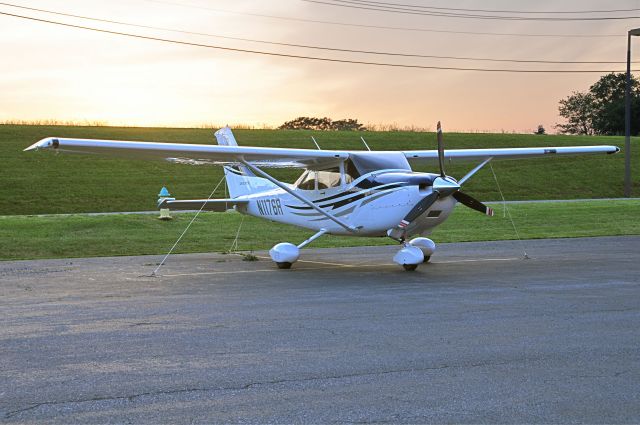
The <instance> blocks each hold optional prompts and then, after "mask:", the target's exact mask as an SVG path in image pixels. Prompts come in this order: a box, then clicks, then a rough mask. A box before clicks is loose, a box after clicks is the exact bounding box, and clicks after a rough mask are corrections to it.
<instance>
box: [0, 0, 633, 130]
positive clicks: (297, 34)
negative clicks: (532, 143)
mask: <svg viewBox="0 0 640 425" xmlns="http://www.w3.org/2000/svg"><path fill="white" fill-rule="evenodd" d="M360 1H361V0H356V2H360ZM378 1H381V2H384V3H396V4H409V5H419V6H435V7H449V8H469V9H494V10H505V9H506V10H514V9H516V10H519V11H575V10H582V11H584V10H603V9H632V8H639V9H640V0H611V1H606V2H605V1H601V0H600V1H593V0H581V1H578V0H565V1H562V2H558V1H550V0H537V1H529V0H517V1H513V0H511V1H509V0H485V1H482V2H480V1H464V0H455V1H451V0H449V1H445V0H428V1H427V0H387V1H384V0H378ZM326 2H329V3H334V4H332V5H331V4H321V3H325V0H321V3H316V2H308V1H303V0H277V1H257V0H233V1H231V0H166V1H164V0H109V1H107V0H12V1H9V3H10V4H13V5H19V6H27V7H31V8H39V9H46V10H49V11H55V12H58V13H66V14H74V15H81V16H85V17H91V18H99V19H104V20H112V21H120V22H127V23H132V24H138V25H146V26H153V27H161V28H168V29H175V30H181V31H188V32H197V33H205V34H208V35H204V34H202V35H196V34H185V33H181V32H170V31H165V30H160V29H150V28H139V27H133V26H124V25H120V24H114V23H106V22H96V21H90V20H85V19H80V18H74V17H69V16H59V15H54V14H50V13H45V12H39V11H34V10H26V9H21V8H16V7H12V6H7V5H0V12H3V13H10V14H15V15H21V16H27V17H33V18H38V19H45V20H51V21H57V22H64V23H70V24H74V25H82V26H89V27H94V28H101V29H106V30H110V31H119V32H126V33H131V34H137V35H144V36H150V37H156V38H165V39H172V40H179V41H186V42H192V43H200V44H209V45H216V46H222V47H231V48H239V49H247V50H256V51H264V52H274V53H286V54H293V55H300V56H316V57H324V58H335V59H342V60H356V61H366V62H388V63H396V64H412V65H422V66H438V67H463V68H506V69H556V70H569V69H574V70H575V69H594V70H624V68H625V65H624V61H625V60H626V56H625V54H626V32H627V30H628V29H630V28H635V27H640V19H629V20H608V21H569V22H567V21H560V22H540V21H514V20H511V21H506V20H486V19H463V18H458V17H456V18H449V17H442V16H424V15H415V14H404V13H394V12H390V11H373V10H364V9H354V8H348V7H341V6H338V5H336V4H337V3H340V4H343V5H345V4H352V5H353V4H355V2H354V3H345V2H334V1H332V0H326ZM414 10H415V9H414ZM460 13H475V12H460ZM265 15H268V16H265ZM512 15H513V14H512ZM518 16H522V15H518ZM526 16H537V17H541V16H542V17H549V16H555V17H558V16H571V17H575V16H584V17H596V16H608V17H613V16H640V10H638V11H631V12H620V13H594V14H583V15H566V14H565V15H562V14H556V15H539V14H529V15H526ZM285 18H286V19H285ZM311 20H313V21H325V22H323V23H319V22H309V21H311ZM327 22H334V23H342V24H350V25H336V24H331V23H327ZM351 24H357V25H360V26H353V25H351ZM363 26H368V27H363ZM373 26H377V27H380V26H382V27H394V28H396V29H389V28H372V27H373ZM416 29H422V31H417V30H416ZM424 30H436V31H458V32H476V33H477V32H483V33H503V34H504V33H509V34H529V35H542V34H555V35H556V36H515V35H509V36H504V35H502V36H499V35H487V34H460V33H447V32H431V31H424ZM561 34H566V35H585V36H596V37H559V36H557V35H561ZM213 35H216V36H224V37H236V38H245V39H253V40H262V41H269V42H277V43H289V44H298V45H301V44H302V45H312V46H322V47H331V48H340V49H355V50H368V51H378V52H393V53H408V54H420V55H437V56H458V57H476V58H494V59H518V60H551V61H614V62H621V63H618V64H535V63H508V62H486V61H482V62H480V61H462V60H452V59H435V58H416V57H398V56H384V55H370V54H364V53H352V52H335V51H323V50H314V49H306V48H300V47H290V46H278V45H273V44H264V43H255V42H249V41H240V40H231V39H228V38H220V37H214V36H213ZM611 35H617V36H613V37H612V36H611ZM0 37H1V39H2V43H0V53H1V56H2V60H1V61H0V93H1V95H0V121H7V120H46V119H55V120H74V121H84V120H87V121H102V122H107V123H109V124H113V125H121V124H124V125H144V126H155V125H160V126H200V125H203V124H212V125H215V124H220V125H224V124H229V125H234V124H238V123H243V124H250V125H255V126H261V125H263V124H265V125H279V124H281V123H282V122H284V121H287V120H290V119H293V118H295V117H297V116H329V117H332V118H334V119H339V118H347V117H349V118H357V119H359V120H360V122H364V123H376V124H392V123H395V124H397V125H399V126H409V125H415V126H419V127H426V128H431V129H433V128H434V127H435V122H436V121H438V120H441V121H442V122H443V125H444V126H445V128H446V129H447V130H448V131H453V130H459V131H501V130H504V131H516V132H529V131H532V130H533V129H535V127H537V125H538V124H543V125H544V126H545V127H546V128H547V130H548V131H550V132H552V131H553V126H554V124H555V123H557V122H559V121H560V118H559V117H558V113H557V111H558V101H559V100H560V99H562V98H564V97H566V96H567V95H569V94H571V92H573V91H583V90H586V89H588V87H589V86H590V85H591V84H592V83H593V82H595V81H596V80H597V79H598V78H599V77H600V75H601V74H597V73H596V74H530V73H494V72H472V71H454V70H436V69H407V68H392V67H382V66H368V65H360V64H344V63H334V62H320V61H314V60H302V59H293V58H282V57H274V56H262V55H255V54H249V53H240V52H232V51H223V50H217V49H211V48H203V47H195V46H185V45H177V44H170V43H165V42H160V41H152V40H145V39H137V38H131V37H125V36H120V35H113V34H104V33H97V32H91V31H87V30H83V29H77V28H69V27H63V26H59V25H53V24H49V23H43V22H36V21H30V20H25V19H20V18H16V17H10V16H6V15H0ZM633 52H634V54H633V58H634V60H636V59H635V58H640V40H636V41H635V43H634V47H633ZM636 68H639V69H640V63H639V64H638V65H637V66H636Z"/></svg>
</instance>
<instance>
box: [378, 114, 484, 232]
mask: <svg viewBox="0 0 640 425" xmlns="http://www.w3.org/2000/svg"><path fill="white" fill-rule="evenodd" d="M437 137H438V163H439V165H440V176H439V177H436V178H435V179H434V180H433V183H432V189H433V192H431V193H430V194H429V195H427V196H425V197H424V198H422V199H421V200H420V202H418V203H417V204H416V205H414V207H413V208H412V209H411V211H409V213H408V214H407V215H406V216H405V217H404V218H403V219H402V220H401V221H400V223H399V224H398V225H397V226H396V227H394V228H393V229H391V230H389V232H388V233H387V234H388V235H389V237H391V238H393V239H396V240H398V241H400V242H404V240H405V238H406V234H407V229H408V228H409V226H410V225H411V224H412V223H413V222H414V221H415V220H416V219H417V218H418V217H420V216H421V215H422V214H423V213H424V212H425V211H427V210H428V209H429V208H431V206H432V205H433V204H434V203H435V202H436V201H437V200H438V199H440V198H444V197H446V196H453V197H454V198H455V200H456V201H458V202H460V203H461V204H462V205H464V206H467V207H469V208H472V209H474V210H476V211H479V212H481V213H483V214H486V215H488V216H493V209H492V208H490V207H488V206H486V205H485V204H483V203H482V202H480V201H478V200H477V199H475V198H474V197H472V196H470V195H467V194H466V193H463V192H460V184H458V182H457V181H456V180H455V179H453V178H452V177H447V175H446V174H445V171H444V143H443V141H442V127H441V126H440V121H438V125H437ZM488 162H489V160H486V161H485V162H483V163H482V164H481V165H480V166H478V167H476V168H475V169H474V170H473V171H472V172H471V173H469V174H468V175H466V176H465V177H464V178H463V179H462V181H466V180H467V179H468V178H469V177H471V175H473V174H474V173H475V172H477V171H478V170H479V169H480V168H481V167H482V166H483V165H485V164H486V163H488Z"/></svg>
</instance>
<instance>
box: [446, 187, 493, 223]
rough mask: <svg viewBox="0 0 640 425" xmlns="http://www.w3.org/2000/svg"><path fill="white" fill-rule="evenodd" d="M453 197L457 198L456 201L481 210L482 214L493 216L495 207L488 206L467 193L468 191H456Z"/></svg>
mask: <svg viewBox="0 0 640 425" xmlns="http://www.w3.org/2000/svg"><path fill="white" fill-rule="evenodd" d="M453 197H454V198H456V201H458V202H460V203H461V204H463V205H465V206H467V207H469V208H473V209H474V210H476V211H480V212H481V213H482V214H486V215H488V216H491V217H493V208H491V207H488V206H486V205H485V204H483V203H482V202H480V201H478V200H477V199H475V198H473V197H471V196H469V195H467V194H466V193H462V192H456V193H454V194H453Z"/></svg>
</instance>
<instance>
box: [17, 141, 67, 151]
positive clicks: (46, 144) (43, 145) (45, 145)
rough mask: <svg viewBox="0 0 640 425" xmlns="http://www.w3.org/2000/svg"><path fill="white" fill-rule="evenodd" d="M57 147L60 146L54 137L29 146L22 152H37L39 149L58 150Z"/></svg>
mask: <svg viewBox="0 0 640 425" xmlns="http://www.w3.org/2000/svg"><path fill="white" fill-rule="evenodd" d="M58 146H60V142H59V141H58V139H56V138H55V137H47V138H45V139H42V140H40V141H38V142H36V143H34V144H33V145H31V146H29V147H28V148H26V149H25V150H24V152H29V151H37V150H40V149H58Z"/></svg>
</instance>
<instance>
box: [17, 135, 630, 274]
mask: <svg viewBox="0 0 640 425" xmlns="http://www.w3.org/2000/svg"><path fill="white" fill-rule="evenodd" d="M215 136H216V139H217V141H218V146H215V145H199V144H181V143H155V142H129V141H113V140H93V139H69V138H62V137H47V138H45V139H42V140H40V141H39V142H37V143H34V144H33V145H31V146H29V147H28V148H26V149H25V151H33V150H41V149H45V150H51V151H56V152H71V153H80V154H107V155H112V156H125V157H127V158H141V159H159V160H168V161H172V162H177V163H192V164H214V165H222V166H223V167H224V173H225V178H226V183H227V186H228V189H229V194H230V197H229V198H228V199H193V200H176V199H173V198H168V199H162V200H161V201H160V202H159V207H160V208H168V209H171V210H194V209H195V210H200V209H203V210H210V211H225V210H226V209H228V208H234V209H236V210H237V211H238V212H240V213H242V214H249V215H252V216H256V217H261V218H266V219H269V220H272V221H276V222H281V223H288V224H293V225H295V226H299V227H304V228H308V229H312V230H315V231H316V233H315V234H314V235H313V236H311V237H310V238H309V239H307V240H305V241H304V242H302V243H300V244H298V245H295V244H292V243H289V242H281V243H278V244H277V245H275V246H274V247H273V248H271V250H270V251H269V255H270V256H271V259H272V260H273V261H274V262H275V263H276V264H277V266H278V268H281V269H288V268H290V267H291V265H292V264H293V263H294V262H296V261H297V260H298V258H299V256H300V249H301V248H303V247H304V246H307V245H308V244H310V243H311V242H313V241H314V240H315V239H317V238H319V237H320V236H322V235H324V234H333V235H353V236H388V237H390V238H392V239H394V240H396V241H397V242H398V243H399V244H400V245H401V248H400V250H399V251H398V252H397V253H396V255H395V256H394V258H393V260H394V262H396V263H397V264H399V265H402V266H403V267H404V268H405V269H406V270H415V269H416V267H417V266H418V265H419V264H421V263H423V262H427V261H429V259H430V257H431V255H432V254H433V253H434V252H435V248H436V246H435V243H434V242H433V241H432V240H431V239H428V238H426V237H424V235H428V234H429V233H431V231H432V230H433V229H434V228H435V227H436V226H438V225H439V224H441V223H442V222H444V221H445V220H446V219H447V217H449V214H451V212H452V211H453V207H454V206H455V204H456V203H458V202H459V203H461V204H463V205H465V206H467V207H469V208H473V209H474V210H477V211H479V212H481V213H483V214H486V215H488V216H492V215H493V210H492V209H491V208H489V207H488V206H486V205H484V204H483V203H482V202H480V201H478V200H476V199H475V198H473V197H471V196H470V195H467V194H465V193H464V192H461V191H460V188H461V186H462V184H464V182H466V181H467V180H468V179H469V178H471V176H473V175H474V174H475V173H477V172H478V171H479V170H480V169H481V168H482V167H484V166H485V165H486V164H487V163H489V161H491V160H497V159H518V158H530V157H541V156H555V155H578V154H601V153H606V154H614V153H616V152H618V151H619V150H620V149H619V148H618V147H616V146H570V147H546V148H542V147H538V148H500V149H451V150H447V151H445V149H444V145H443V141H442V129H441V127H440V123H439V122H438V126H437V140H438V149H437V150H422V151H344V150H311V149H286V148H259V147H249V146H247V147H243V146H238V144H237V143H236V140H235V138H234V136H233V133H232V131H231V129H230V128H229V127H225V128H222V129H220V130H218V131H216V133H215ZM446 159H450V160H460V161H472V162H473V161H475V162H476V163H477V165H476V166H475V167H474V168H472V169H471V170H470V171H469V172H468V173H467V174H466V175H465V176H464V177H462V178H461V179H460V180H456V179H455V178H453V177H451V176H448V175H447V174H446V173H445V167H444V164H445V160H446ZM435 162H437V163H438V164H439V173H422V172H415V171H413V170H412V169H411V165H410V164H421V163H423V164H424V163H427V164H429V163H435ZM269 167H272V168H273V167H275V168H281V167H294V168H300V169H304V172H303V173H302V175H301V176H300V177H299V178H298V180H297V181H296V182H295V183H293V184H288V183H284V182H281V181H279V180H277V179H275V178H274V177H272V176H271V175H269V174H268V173H267V172H266V171H264V168H269Z"/></svg>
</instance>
